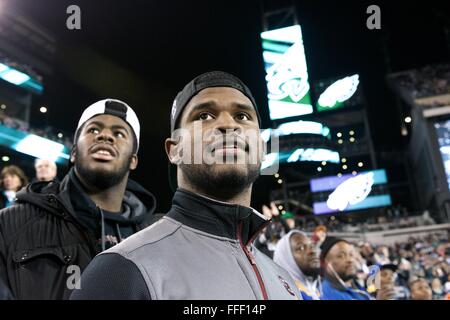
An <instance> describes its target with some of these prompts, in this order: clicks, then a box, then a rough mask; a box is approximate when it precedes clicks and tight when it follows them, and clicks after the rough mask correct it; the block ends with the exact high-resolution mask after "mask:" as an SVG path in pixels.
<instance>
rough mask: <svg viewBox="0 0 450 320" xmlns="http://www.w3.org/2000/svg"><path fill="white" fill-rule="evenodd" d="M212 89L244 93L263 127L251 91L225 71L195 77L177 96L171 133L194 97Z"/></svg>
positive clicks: (172, 111)
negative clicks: (204, 90) (217, 88)
mask: <svg viewBox="0 0 450 320" xmlns="http://www.w3.org/2000/svg"><path fill="white" fill-rule="evenodd" d="M211 87H229V88H233V89H236V90H239V91H240V92H242V93H243V94H244V95H245V96H246V97H247V98H248V99H249V100H250V101H251V103H252V105H253V107H254V108H255V111H256V115H257V117H258V122H259V125H261V119H260V116H259V112H258V108H257V107H256V102H255V99H254V98H253V95H252V93H251V92H250V89H249V88H247V86H246V85H245V84H244V83H243V82H242V81H241V80H240V79H239V78H237V77H235V76H233V75H232V74H229V73H226V72H223V71H211V72H206V73H203V74H201V75H199V76H197V77H195V78H194V79H193V80H191V81H190V82H189V83H188V84H187V85H186V86H185V87H184V88H183V90H181V91H180V92H179V93H178V94H177V96H176V98H175V100H174V101H173V104H172V110H171V112H170V132H173V131H174V130H175V129H176V128H177V125H178V120H179V118H180V115H181V113H182V112H183V109H184V108H185V107H186V105H187V104H188V102H189V101H190V100H191V99H192V97H194V96H195V95H196V94H197V93H199V92H200V91H201V90H203V89H206V88H211Z"/></svg>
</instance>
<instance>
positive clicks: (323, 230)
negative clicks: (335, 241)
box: [311, 225, 327, 246]
mask: <svg viewBox="0 0 450 320" xmlns="http://www.w3.org/2000/svg"><path fill="white" fill-rule="evenodd" d="M326 237H327V227H325V226H324V225H320V226H317V227H316V228H315V229H314V234H313V236H312V239H311V240H312V242H314V243H315V244H316V245H318V246H320V245H321V244H322V243H323V242H324V241H325V238H326Z"/></svg>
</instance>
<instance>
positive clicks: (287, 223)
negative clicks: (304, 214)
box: [281, 211, 295, 232]
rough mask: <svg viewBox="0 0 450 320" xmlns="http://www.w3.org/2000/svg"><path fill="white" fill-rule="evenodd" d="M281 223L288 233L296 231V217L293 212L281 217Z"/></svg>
mask: <svg viewBox="0 0 450 320" xmlns="http://www.w3.org/2000/svg"><path fill="white" fill-rule="evenodd" d="M281 221H282V223H283V222H284V223H283V226H284V227H285V229H286V231H287V232H289V231H290V230H292V229H295V216H294V214H293V213H292V212H288V211H286V212H285V213H283V214H282V215H281Z"/></svg>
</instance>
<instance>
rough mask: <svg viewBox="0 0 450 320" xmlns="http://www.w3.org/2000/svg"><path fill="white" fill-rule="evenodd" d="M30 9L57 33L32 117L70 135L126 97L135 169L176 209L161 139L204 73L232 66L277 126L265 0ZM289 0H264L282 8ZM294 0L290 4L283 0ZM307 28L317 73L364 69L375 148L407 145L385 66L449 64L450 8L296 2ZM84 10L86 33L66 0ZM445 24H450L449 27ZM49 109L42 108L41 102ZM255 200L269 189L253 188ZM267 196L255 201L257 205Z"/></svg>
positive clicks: (59, 3) (58, 0)
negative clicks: (270, 101)
mask: <svg viewBox="0 0 450 320" xmlns="http://www.w3.org/2000/svg"><path fill="white" fill-rule="evenodd" d="M6 3H7V5H6V6H5V5H3V8H4V9H3V10H5V8H7V6H17V7H19V8H20V10H21V11H22V12H23V13H24V15H25V16H27V17H30V18H31V19H32V20H33V21H35V22H37V23H38V24H40V25H42V26H43V27H45V28H46V29H47V30H48V31H49V32H50V33H52V34H53V35H54V36H55V38H56V39H57V43H58V49H57V50H58V51H57V56H56V58H55V62H54V67H55V69H54V73H53V75H51V76H47V77H46V78H45V79H44V84H45V92H44V94H43V95H42V96H40V97H37V98H36V99H34V104H33V111H32V123H34V124H40V123H46V124H49V125H52V126H54V127H56V128H60V129H64V130H65V131H68V132H71V131H73V130H74V129H75V125H76V122H77V121H78V119H79V116H80V114H81V112H82V110H83V109H84V108H85V107H87V106H88V105H89V104H91V103H92V102H94V101H96V100H98V99H101V98H105V97H112V98H118V99H123V100H125V101H127V102H128V103H129V104H130V105H131V106H133V108H134V109H135V110H136V111H137V113H138V115H139V116H140V119H141V126H142V127H143V130H142V133H141V147H140V154H139V156H140V163H139V168H138V170H137V172H136V173H135V174H134V177H136V179H137V180H138V181H139V182H140V183H142V184H143V185H144V186H145V187H146V188H148V189H149V190H150V191H151V192H153V193H154V194H155V195H156V197H157V199H158V201H159V205H158V210H159V211H160V212H164V211H166V210H167V209H168V207H169V203H170V198H171V193H170V190H169V185H168V182H167V174H166V172H167V160H166V155H165V153H164V144H163V143H164V139H165V138H166V137H167V136H168V135H169V112H170V107H171V104H172V100H173V98H174V97H175V95H176V93H177V92H178V91H179V90H180V89H181V88H182V87H183V86H184V85H185V84H186V83H187V82H188V81H189V80H191V79H192V78H193V77H195V76H196V75H198V74H200V73H203V72H206V71H210V70H217V69H218V70H224V71H227V72H230V73H233V74H235V75H237V76H239V77H240V78H241V79H242V80H243V81H244V82H246V83H247V85H248V86H249V87H250V88H251V90H252V91H253V94H254V96H255V98H256V101H257V103H258V104H259V107H260V110H261V113H262V118H263V120H264V124H265V126H266V127H267V126H269V125H270V123H269V119H268V112H267V102H266V99H265V95H266V89H265V82H264V75H265V73H264V66H263V61H262V55H261V54H262V51H261V45H260V41H259V33H260V32H261V31H262V23H261V21H262V20H261V8H262V6H261V2H260V1H243V0H241V1H180V0H178V1H172V0H165V1H149V0H147V1H136V0H134V1H111V0H109V1H106V0H95V1H93V0H88V1H75V0H71V1H66V0H38V1H37V0H15V1H14V2H13V1H6ZM283 3H284V1H265V2H264V7H265V8H266V9H267V8H279V7H282V5H283ZM286 3H287V4H289V3H292V2H290V1H286ZM294 3H295V5H296V9H297V13H298V17H299V22H300V24H301V26H302V29H303V35H304V44H305V51H306V57H307V63H308V70H309V76H310V81H312V82H314V81H317V80H321V79H327V78H332V77H339V76H343V75H344V76H345V75H349V74H352V73H359V74H360V75H361V81H362V85H363V90H364V93H365V95H366V97H367V100H368V103H369V111H368V112H369V117H370V121H371V129H372V135H373V138H374V143H375V148H376V150H377V152H381V151H390V150H401V149H402V148H404V147H405V145H406V142H407V138H404V137H402V136H401V135H400V121H401V120H400V115H399V114H398V112H397V108H396V106H395V99H394V96H393V94H392V93H391V92H390V90H389V89H388V88H387V85H386V74H387V73H388V72H395V71H402V70H408V69H414V68H418V67H423V66H425V65H427V64H433V63H440V62H445V61H447V62H448V61H449V60H450V59H449V57H450V51H449V50H450V43H449V40H450V39H449V36H447V38H446V36H445V31H444V30H445V29H444V26H445V25H446V26H447V30H448V28H450V10H449V9H448V7H446V5H445V2H444V1H442V2H437V1H426V2H421V4H420V3H411V2H406V1H373V2H367V1H318V0H316V1H294ZM71 4H77V5H78V6H80V8H81V14H82V16H81V24H82V30H78V31H70V30H68V29H67V28H66V19H67V17H68V15H67V14H66V8H67V6H69V5H71ZM370 4H377V5H379V6H380V8H381V27H382V29H381V30H375V31H373V30H368V29H367V28H366V19H367V17H368V14H366V8H367V7H368V6H369V5H370ZM448 32H449V31H448ZM41 105H46V106H48V108H49V112H48V113H47V114H46V115H42V114H40V113H39V112H38V109H39V106H41ZM255 194H256V195H257V196H258V198H257V199H258V200H257V203H258V205H259V202H261V201H264V199H266V198H267V196H268V193H267V191H266V190H258V189H257V190H255ZM258 201H259V202H258Z"/></svg>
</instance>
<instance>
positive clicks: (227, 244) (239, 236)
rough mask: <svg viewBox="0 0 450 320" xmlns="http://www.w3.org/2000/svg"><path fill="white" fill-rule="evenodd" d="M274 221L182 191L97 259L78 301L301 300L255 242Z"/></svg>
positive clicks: (83, 280) (85, 275) (76, 296)
mask: <svg viewBox="0 0 450 320" xmlns="http://www.w3.org/2000/svg"><path fill="white" fill-rule="evenodd" d="M268 223H269V221H268V220H267V219H266V218H265V217H264V216H263V215H261V214H260V213H258V212H257V211H256V210H254V209H252V208H248V207H243V206H239V205H232V204H227V203H223V202H218V201H215V200H212V199H209V198H206V197H202V196H199V195H196V194H193V193H190V192H188V191H185V190H181V189H178V190H177V192H176V193H175V195H174V198H173V201H172V208H171V210H170V211H169V213H167V214H166V215H165V216H164V217H163V218H161V219H160V220H159V221H158V222H157V223H155V224H153V225H152V226H150V227H148V228H146V229H144V230H142V231H140V232H138V233H136V234H134V235H133V236H131V237H129V238H128V239H126V240H124V241H123V242H121V243H120V244H118V245H116V246H114V247H113V248H111V249H109V250H107V251H105V252H103V253H102V254H100V255H98V256H97V257H95V258H94V260H93V261H92V262H91V264H90V265H89V266H88V267H87V269H86V270H85V272H84V273H83V276H82V277H81V283H80V285H81V289H80V290H74V291H73V293H72V296H71V299H155V300H156V299H176V300H185V299H189V300H191V299H192V300H197V299H202V300H203V299H205V300H236V299H237V300H244V299H245V300H255V299H257V300H259V299H286V300H291V299H292V300H294V299H301V298H299V295H298V292H297V290H296V287H295V284H294V282H293V280H292V279H291V277H290V276H289V274H288V273H287V272H286V271H285V270H284V269H282V268H281V267H279V266H278V265H276V264H275V263H274V262H273V261H272V260H271V259H270V258H268V257H267V256H266V255H264V254H263V253H261V252H260V251H258V250H257V249H256V248H255V247H254V246H253V243H252V242H253V240H254V238H255V237H256V236H257V235H258V233H259V231H261V229H262V228H264V227H265V226H266V225H267V224H268Z"/></svg>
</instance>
